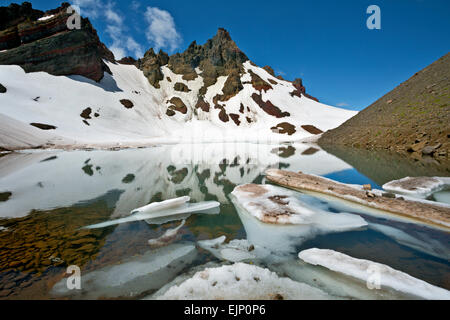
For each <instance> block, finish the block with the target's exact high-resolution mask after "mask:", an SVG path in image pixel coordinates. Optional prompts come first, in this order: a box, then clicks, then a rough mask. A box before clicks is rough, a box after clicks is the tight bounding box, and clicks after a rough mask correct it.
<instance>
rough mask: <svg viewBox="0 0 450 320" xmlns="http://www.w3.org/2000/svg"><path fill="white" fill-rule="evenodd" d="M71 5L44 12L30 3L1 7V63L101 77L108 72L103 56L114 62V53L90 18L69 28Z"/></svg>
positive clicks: (28, 69)
mask: <svg viewBox="0 0 450 320" xmlns="http://www.w3.org/2000/svg"><path fill="white" fill-rule="evenodd" d="M69 6H70V5H69V4H68V3H63V4H62V5H61V6H60V7H59V8H56V9H53V10H49V11H47V12H45V13H44V12H42V11H39V10H34V9H33V8H32V6H31V4H30V3H27V2H25V3H23V4H22V5H16V4H12V5H10V6H8V7H0V17H1V18H2V19H0V21H1V25H0V51H2V52H0V64H3V65H19V66H21V67H22V68H23V69H24V70H25V71H26V72H37V71H44V72H47V73H50V74H52V75H82V76H85V77H87V78H90V79H92V80H95V81H99V80H100V79H102V78H103V74H104V72H105V71H106V72H109V69H108V67H107V66H106V65H105V63H104V62H103V59H106V60H109V61H112V62H113V61H114V55H113V54H112V53H111V51H109V50H108V49H107V48H106V46H105V45H104V44H103V43H102V42H101V41H100V39H99V37H98V35H97V31H96V30H95V29H94V28H93V26H92V24H91V23H90V21H89V19H87V18H81V29H74V30H69V29H68V27H67V20H68V18H69V17H70V14H69V13H68V12H67V8H68V7H69ZM44 17H45V19H42V18H44Z"/></svg>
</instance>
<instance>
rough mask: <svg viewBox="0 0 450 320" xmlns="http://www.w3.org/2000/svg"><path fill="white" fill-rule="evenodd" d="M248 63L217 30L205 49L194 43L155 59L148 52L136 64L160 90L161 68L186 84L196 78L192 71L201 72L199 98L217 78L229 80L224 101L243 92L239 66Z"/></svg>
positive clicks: (151, 51) (161, 54)
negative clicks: (201, 79)
mask: <svg viewBox="0 0 450 320" xmlns="http://www.w3.org/2000/svg"><path fill="white" fill-rule="evenodd" d="M247 60H248V58H247V56H246V55H245V54H244V53H243V52H242V51H241V50H240V49H239V48H238V47H237V45H236V43H235V42H234V41H233V40H232V39H231V37H230V34H229V33H228V31H226V30H225V29H219V31H218V32H217V34H216V36H215V37H214V38H212V39H210V40H208V41H207V42H206V43H205V44H204V45H198V44H197V43H196V42H195V41H194V42H192V43H191V45H190V46H189V47H188V48H187V49H186V51H185V52H183V53H177V54H174V55H172V56H170V57H169V56H168V55H167V54H166V53H164V52H162V51H160V52H159V54H157V55H156V54H155V52H154V51H153V49H150V50H149V51H147V52H146V53H145V55H144V58H142V59H140V60H138V63H137V66H138V68H139V69H141V70H142V71H144V74H145V76H146V77H147V78H148V79H149V82H150V83H151V84H152V85H153V86H154V87H156V88H159V81H161V80H163V74H162V72H161V70H160V68H161V67H162V66H164V65H168V67H169V68H170V70H172V71H173V72H174V73H176V74H181V75H183V80H187V81H190V80H194V79H196V78H197V77H198V75H197V72H196V70H195V69H196V68H200V69H201V70H202V77H203V81H204V86H203V88H201V90H200V95H204V94H205V93H206V90H207V88H208V87H209V86H211V85H213V84H215V83H216V82H217V78H218V77H220V76H229V79H228V80H227V83H226V85H225V87H226V88H225V89H224V96H223V97H221V98H223V99H227V98H230V96H232V95H234V94H236V93H238V92H239V91H240V90H242V88H243V86H242V83H241V81H240V75H241V74H242V73H243V71H244V69H243V66H242V64H243V63H244V62H245V61H247Z"/></svg>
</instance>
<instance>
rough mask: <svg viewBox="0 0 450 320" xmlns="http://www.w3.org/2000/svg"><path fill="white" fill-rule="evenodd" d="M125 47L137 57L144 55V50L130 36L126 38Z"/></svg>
mask: <svg viewBox="0 0 450 320" xmlns="http://www.w3.org/2000/svg"><path fill="white" fill-rule="evenodd" d="M127 48H128V50H130V51H132V52H133V53H134V56H135V57H137V58H140V57H143V56H144V51H143V50H142V46H141V45H140V44H139V43H137V42H136V41H134V39H133V38H132V37H128V38H127Z"/></svg>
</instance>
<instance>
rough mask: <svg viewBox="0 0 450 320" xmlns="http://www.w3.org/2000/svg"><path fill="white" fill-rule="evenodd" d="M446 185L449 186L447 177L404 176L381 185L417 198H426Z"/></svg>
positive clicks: (449, 179)
mask: <svg viewBox="0 0 450 320" xmlns="http://www.w3.org/2000/svg"><path fill="white" fill-rule="evenodd" d="M447 187H450V178H448V177H406V178H403V179H400V180H393V181H390V182H388V183H386V184H384V185H383V189H384V190H386V191H390V192H394V193H398V194H403V195H409V196H413V197H417V198H426V197H428V196H430V195H431V194H433V193H435V192H437V191H440V190H442V189H445V188H447Z"/></svg>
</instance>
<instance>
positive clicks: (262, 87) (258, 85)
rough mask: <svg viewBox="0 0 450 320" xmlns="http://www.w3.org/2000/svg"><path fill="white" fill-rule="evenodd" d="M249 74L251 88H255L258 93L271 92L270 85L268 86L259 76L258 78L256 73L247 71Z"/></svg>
mask: <svg viewBox="0 0 450 320" xmlns="http://www.w3.org/2000/svg"><path fill="white" fill-rule="evenodd" d="M249 73H250V75H251V77H252V82H251V83H252V85H253V88H255V90H258V91H259V92H261V91H265V92H267V91H269V90H272V89H273V88H272V86H271V85H270V84H268V83H267V82H266V81H264V80H263V79H261V77H260V76H258V75H257V74H256V73H254V72H253V71H251V70H249Z"/></svg>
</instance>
